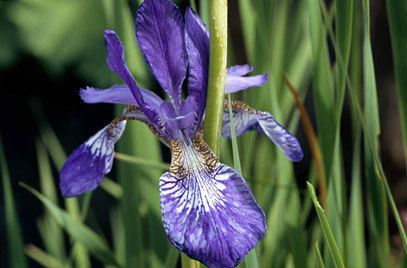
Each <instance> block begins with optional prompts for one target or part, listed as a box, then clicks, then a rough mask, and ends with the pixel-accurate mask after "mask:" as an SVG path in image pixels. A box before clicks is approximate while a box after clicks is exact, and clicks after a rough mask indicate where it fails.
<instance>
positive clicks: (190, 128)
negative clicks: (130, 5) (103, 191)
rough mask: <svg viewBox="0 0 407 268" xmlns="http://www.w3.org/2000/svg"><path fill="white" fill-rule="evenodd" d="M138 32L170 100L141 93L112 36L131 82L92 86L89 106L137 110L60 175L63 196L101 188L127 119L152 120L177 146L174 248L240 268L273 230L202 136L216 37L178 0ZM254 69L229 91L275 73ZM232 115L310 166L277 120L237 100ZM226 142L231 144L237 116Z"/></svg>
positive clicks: (117, 61)
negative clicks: (211, 45)
mask: <svg viewBox="0 0 407 268" xmlns="http://www.w3.org/2000/svg"><path fill="white" fill-rule="evenodd" d="M136 29H137V31H136V37H137V40H138V44H139V46H140V48H141V51H142V53H143V55H144V58H145V60H146V62H147V64H148V66H149V67H150V69H151V71H152V74H153V76H154V77H155V79H156V80H157V82H158V83H159V84H160V86H161V87H162V88H163V89H164V91H165V92H166V94H167V95H168V99H167V100H163V99H161V98H160V97H158V96H157V95H156V94H154V93H153V92H152V91H149V90H146V89H143V88H140V87H139V86H138V84H137V82H136V80H135V79H134V78H133V76H132V75H131V74H130V71H129V69H128V67H127V65H126V62H125V59H124V48H123V45H122V43H121V41H120V39H119V37H118V36H117V35H116V33H115V32H113V31H111V30H106V31H105V43H106V54H107V64H108V66H109V68H110V69H111V70H112V71H113V72H115V73H116V74H118V75H119V76H120V77H121V79H122V80H123V81H124V85H114V86H112V87H111V88H109V89H105V90H100V89H96V88H92V87H87V88H86V89H82V90H81V92H80V95H81V98H82V99H83V100H84V101H85V102H87V103H115V104H116V103H117V104H126V105H128V107H127V108H126V110H125V111H124V113H123V115H121V116H119V117H118V118H116V119H114V120H113V121H112V122H111V123H110V124H108V125H107V126H106V127H104V128H103V129H102V130H100V131H99V132H97V133H96V134H95V135H94V136H92V137H91V138H90V139H88V140H87V141H86V142H85V143H84V144H82V145H81V146H79V147H78V148H77V149H75V150H74V152H73V153H72V154H71V155H70V156H69V158H68V160H67V161H66V162H65V164H64V166H63V168H62V170H61V173H60V189H61V192H62V195H63V196H64V197H74V196H77V195H80V194H82V193H85V192H88V191H92V190H93V189H95V188H96V187H97V186H98V185H99V184H100V182H101V180H102V179H103V177H104V176H105V175H106V174H107V173H108V172H110V170H111V167H112V162H113V158H114V146H115V143H116V142H117V141H118V140H119V138H120V136H121V135H122V133H123V131H124V128H125V125H126V121H128V120H140V121H143V122H145V123H146V124H147V125H148V126H149V128H150V129H151V130H152V131H153V132H154V133H155V134H156V135H157V137H158V138H159V139H160V140H161V141H162V142H164V143H165V144H167V145H169V146H170V147H171V166H170V170H169V172H166V173H164V174H163V175H162V176H161V178H160V185H159V187H160V198H161V212H162V216H163V225H164V229H165V231H166V233H167V235H168V238H169V239H170V241H171V243H172V244H173V245H174V246H175V247H176V248H178V249H179V250H180V251H182V252H184V253H186V254H187V255H188V256H189V257H191V258H193V259H197V260H199V261H201V262H202V263H204V264H206V265H208V266H209V267H235V266H236V265H237V264H238V263H239V262H240V261H241V260H242V259H243V257H244V256H245V255H246V254H247V252H248V251H250V250H251V249H253V248H254V247H255V246H256V244H257V243H258V241H259V240H260V239H261V238H262V237H263V236H264V234H265V232H266V223H265V217H264V213H263V211H262V209H261V208H260V207H259V205H258V204H257V203H256V200H255V199H254V196H253V194H252V193H251V191H250V189H249V188H248V187H247V185H246V183H245V181H244V180H243V178H242V176H241V175H240V174H238V173H237V172H236V171H235V170H233V169H232V168H231V167H228V166H226V165H224V164H222V163H220V162H219V161H218V159H217V158H216V156H215V155H214V154H213V153H212V151H211V150H210V148H209V147H208V145H207V144H206V143H205V142H204V141H203V138H202V121H203V117H204V113H205V103H206V94H207V84H208V63H209V32H208V31H207V29H206V27H205V25H204V24H203V22H202V21H201V20H200V18H199V17H198V16H197V15H196V14H195V12H194V11H193V10H192V9H190V8H188V9H187V10H186V12H185V15H184V17H183V16H182V14H181V12H180V10H179V9H178V8H177V7H176V6H175V5H174V4H173V3H172V2H171V1H169V0H145V1H144V2H143V4H141V6H140V8H139V10H138V11H137V18H136ZM251 71H252V68H251V67H250V66H248V65H241V66H233V67H231V68H229V69H228V72H227V78H226V86H225V93H232V92H236V91H239V90H243V89H246V88H249V87H253V86H261V85H263V84H264V83H265V82H266V81H267V79H268V78H267V75H256V76H245V75H247V74H248V73H249V72H251ZM185 78H187V82H186V83H185V84H186V87H187V97H186V98H185V99H183V98H182V97H181V90H182V87H183V83H184V80H185ZM232 111H233V115H234V119H235V120H234V122H235V127H236V135H237V136H239V135H241V134H243V133H245V132H246V131H248V130H256V131H259V132H264V133H265V134H266V135H267V136H268V137H270V139H271V140H272V141H273V142H274V143H275V144H276V145H277V146H278V147H279V148H280V149H281V150H282V151H283V152H284V154H285V155H286V156H287V157H288V158H289V159H290V160H293V161H299V160H301V158H302V151H301V148H300V146H299V144H298V142H297V140H296V139H295V137H294V136H292V135H291V134H290V133H289V132H288V131H287V130H285V129H284V128H283V127H282V126H281V125H280V124H278V123H277V122H276V120H275V119H274V118H273V116H272V115H271V114H270V113H267V112H259V111H256V110H254V109H253V108H251V107H249V106H248V105H247V104H245V103H242V102H232ZM222 135H223V136H225V137H230V121H229V112H228V110H227V109H226V110H225V113H224V125H223V129H222Z"/></svg>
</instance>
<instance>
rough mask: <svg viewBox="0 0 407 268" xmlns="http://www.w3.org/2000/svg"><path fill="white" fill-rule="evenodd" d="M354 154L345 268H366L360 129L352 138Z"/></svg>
mask: <svg viewBox="0 0 407 268" xmlns="http://www.w3.org/2000/svg"><path fill="white" fill-rule="evenodd" d="M354 140H355V144H354V148H355V150H354V152H353V161H352V184H351V196H350V202H349V203H350V204H349V206H350V209H349V221H348V222H349V223H348V239H347V241H348V249H347V250H348V254H347V255H348V258H347V266H348V267H355V268H358V267H360V268H363V267H366V252H365V230H364V224H365V223H364V220H363V218H364V217H363V199H362V196H363V195H362V188H361V187H362V186H361V174H360V170H361V163H360V161H361V160H360V153H361V133H360V129H359V130H358V131H357V133H356V136H355V137H354Z"/></svg>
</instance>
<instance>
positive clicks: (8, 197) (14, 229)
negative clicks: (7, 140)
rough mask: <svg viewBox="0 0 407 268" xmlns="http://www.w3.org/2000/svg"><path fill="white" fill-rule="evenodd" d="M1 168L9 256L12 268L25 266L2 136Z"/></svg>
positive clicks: (20, 233) (0, 145) (0, 144)
mask: <svg viewBox="0 0 407 268" xmlns="http://www.w3.org/2000/svg"><path fill="white" fill-rule="evenodd" d="M0 170H1V180H2V185H3V187H2V188H3V195H4V219H5V227H6V234H7V249H8V250H7V252H8V254H7V257H8V261H9V266H10V267H11V268H20V267H21V268H25V267H27V261H26V258H25V256H24V247H23V238H22V232H21V226H20V222H19V219H18V215H17V209H16V203H15V201H14V195H13V190H12V188H11V181H10V174H9V171H8V168H7V163H6V156H5V153H4V149H3V143H2V139H1V136H0Z"/></svg>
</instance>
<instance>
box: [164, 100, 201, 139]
mask: <svg viewBox="0 0 407 268" xmlns="http://www.w3.org/2000/svg"><path fill="white" fill-rule="evenodd" d="M196 110H197V106H196V102H195V100H194V97H193V96H188V98H187V99H186V100H185V101H182V104H181V107H180V109H179V111H178V112H176V111H175V108H174V106H173V105H172V104H171V103H170V102H167V101H166V102H163V103H162V104H161V106H160V111H161V115H162V121H164V122H167V124H168V126H169V127H170V128H171V130H172V136H173V137H176V139H177V140H180V139H182V138H183V137H182V136H180V134H181V132H180V131H181V130H183V131H184V133H185V134H186V135H187V136H189V137H190V136H191V135H192V134H191V133H192V130H193V129H195V125H196V124H197V121H198V118H197V113H196Z"/></svg>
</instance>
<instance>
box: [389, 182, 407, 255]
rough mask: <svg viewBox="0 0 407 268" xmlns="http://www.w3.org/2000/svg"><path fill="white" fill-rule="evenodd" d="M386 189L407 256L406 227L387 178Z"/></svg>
mask: <svg viewBox="0 0 407 268" xmlns="http://www.w3.org/2000/svg"><path fill="white" fill-rule="evenodd" d="M384 187H385V188H386V193H387V198H388V199H389V202H390V207H391V210H392V212H393V216H394V218H395V220H396V223H397V228H398V229H399V232H400V236H401V241H402V242H403V248H404V253H405V254H406V255H407V236H406V231H405V229H404V225H403V223H402V221H401V219H400V215H399V213H398V210H397V206H396V202H394V199H393V195H392V193H391V190H390V186H389V184H388V183H387V179H386V178H384Z"/></svg>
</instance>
